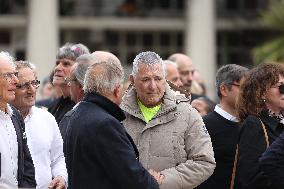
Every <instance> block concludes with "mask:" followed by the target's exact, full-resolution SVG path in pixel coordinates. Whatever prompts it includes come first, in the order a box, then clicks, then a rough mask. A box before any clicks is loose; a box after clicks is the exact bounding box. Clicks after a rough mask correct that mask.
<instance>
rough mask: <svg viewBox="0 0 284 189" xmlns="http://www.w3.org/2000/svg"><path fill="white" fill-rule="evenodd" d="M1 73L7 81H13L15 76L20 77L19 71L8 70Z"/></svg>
mask: <svg viewBox="0 0 284 189" xmlns="http://www.w3.org/2000/svg"><path fill="white" fill-rule="evenodd" d="M0 75H2V76H3V77H4V78H5V79H6V80H7V81H9V82H10V81H12V79H13V76H15V77H18V75H19V72H7V73H1V74H0Z"/></svg>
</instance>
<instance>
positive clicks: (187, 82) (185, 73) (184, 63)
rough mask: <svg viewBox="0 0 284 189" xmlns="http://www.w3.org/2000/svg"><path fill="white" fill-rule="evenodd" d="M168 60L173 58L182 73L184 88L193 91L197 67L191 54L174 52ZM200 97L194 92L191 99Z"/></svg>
mask: <svg viewBox="0 0 284 189" xmlns="http://www.w3.org/2000/svg"><path fill="white" fill-rule="evenodd" d="M168 60H171V61H173V62H175V63H176V64H177V67H178V71H179V74H180V79H181V82H182V84H183V89H185V90H186V91H189V92H191V90H190V89H191V85H192V81H193V74H194V72H195V67H194V65H193V63H192V60H191V58H190V57H189V56H187V55H185V54H182V53H175V54H172V55H171V56H170V57H169V58H168ZM198 97H200V96H199V95H196V94H194V93H191V100H194V99H196V98H198Z"/></svg>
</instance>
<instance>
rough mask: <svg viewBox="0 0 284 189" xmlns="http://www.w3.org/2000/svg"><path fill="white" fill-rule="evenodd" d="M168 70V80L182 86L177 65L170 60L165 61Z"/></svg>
mask: <svg viewBox="0 0 284 189" xmlns="http://www.w3.org/2000/svg"><path fill="white" fill-rule="evenodd" d="M164 63H165V68H166V79H167V80H168V81H170V82H172V83H173V84H175V85H176V86H178V87H181V86H182V82H181V80H180V75H179V72H178V68H177V64H176V63H175V62H173V61H170V60H164Z"/></svg>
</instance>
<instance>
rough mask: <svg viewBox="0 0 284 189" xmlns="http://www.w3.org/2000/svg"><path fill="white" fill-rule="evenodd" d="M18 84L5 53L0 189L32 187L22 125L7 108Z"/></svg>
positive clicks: (0, 75)
mask: <svg viewBox="0 0 284 189" xmlns="http://www.w3.org/2000/svg"><path fill="white" fill-rule="evenodd" d="M18 82H19V80H18V72H17V71H16V70H15V66H14V63H13V58H12V57H11V56H10V55H9V53H7V52H0V188H18V187H25V188H30V187H35V185H36V183H35V178H34V166H33V162H32V159H31V156H30V153H29V149H28V146H27V140H26V137H25V134H24V133H25V131H24V130H25V126H24V122H23V120H22V118H21V115H20V114H19V112H18V111H17V110H16V109H15V108H13V107H12V106H10V105H9V104H8V103H10V102H11V101H12V100H14V99H15V90H16V85H17V84H18Z"/></svg>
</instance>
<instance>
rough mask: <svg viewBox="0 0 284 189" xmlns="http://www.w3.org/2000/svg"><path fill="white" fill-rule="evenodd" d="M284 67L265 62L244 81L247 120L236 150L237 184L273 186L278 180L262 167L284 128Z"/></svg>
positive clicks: (242, 108) (254, 188)
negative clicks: (263, 158)
mask: <svg viewBox="0 0 284 189" xmlns="http://www.w3.org/2000/svg"><path fill="white" fill-rule="evenodd" d="M283 89H284V67H283V65H280V64H261V65H258V66H257V67H255V68H253V69H252V70H251V71H250V73H249V75H248V77H247V78H246V79H245V81H244V82H243V83H242V85H241V88H240V94H239V98H238V103H237V107H238V113H239V118H240V119H241V120H242V121H243V124H242V127H241V130H240V133H239V143H238V149H237V153H236V160H237V164H236V165H237V169H236V170H237V172H236V180H235V181H236V182H235V188H241V189H243V188H249V189H260V188H265V189H270V188H271V189H272V188H275V186H274V184H277V183H272V182H271V180H269V179H268V177H267V176H266V175H265V173H264V172H263V171H261V170H260V166H259V158H260V157H261V155H262V153H263V152H264V151H265V150H266V149H267V148H268V147H269V145H270V144H271V143H272V142H273V141H274V140H275V139H276V138H277V137H278V136H279V135H280V134H281V133H282V131H283V129H284V125H283V123H284V117H283V110H284V90H283Z"/></svg>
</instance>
